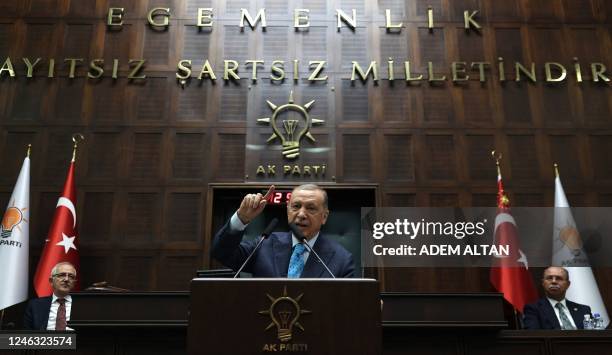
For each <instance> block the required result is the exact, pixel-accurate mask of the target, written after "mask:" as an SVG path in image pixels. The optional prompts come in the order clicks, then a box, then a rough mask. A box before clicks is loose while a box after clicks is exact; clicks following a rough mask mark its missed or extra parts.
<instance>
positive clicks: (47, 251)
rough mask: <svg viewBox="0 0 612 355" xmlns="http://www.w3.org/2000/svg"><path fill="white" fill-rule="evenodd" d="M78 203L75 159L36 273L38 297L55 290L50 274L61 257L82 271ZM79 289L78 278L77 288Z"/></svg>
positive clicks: (35, 282) (35, 283) (58, 202)
mask: <svg viewBox="0 0 612 355" xmlns="http://www.w3.org/2000/svg"><path fill="white" fill-rule="evenodd" d="M75 206H76V190H75V188H74V161H72V162H71V163H70V169H68V176H67V177H66V183H65V184H64V190H63V192H62V195H61V196H60V198H59V199H58V201H57V206H56V208H55V214H54V215H53V220H52V221H51V227H49V233H48V234H47V238H46V240H45V246H44V249H43V252H42V255H41V256H40V261H39V262H38V267H37V268H36V274H35V275H34V289H35V290H36V294H37V295H38V297H45V296H49V295H51V294H52V293H53V290H52V289H51V285H50V284H49V276H50V274H51V269H52V268H53V266H55V264H57V263H59V262H62V261H67V262H70V263H71V264H72V265H74V267H75V268H76V270H77V275H78V274H79V238H78V233H77V225H76V222H77V216H76V208H75ZM79 289H80V285H79V279H78V278H77V282H76V285H75V290H79Z"/></svg>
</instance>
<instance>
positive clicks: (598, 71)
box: [591, 63, 610, 83]
mask: <svg viewBox="0 0 612 355" xmlns="http://www.w3.org/2000/svg"><path fill="white" fill-rule="evenodd" d="M591 72H592V73H593V81H594V82H596V83H597V82H599V80H600V79H601V80H603V81H604V82H606V83H607V82H609V81H610V78H609V77H607V76H606V75H605V74H606V66H605V65H604V64H603V63H592V64H591Z"/></svg>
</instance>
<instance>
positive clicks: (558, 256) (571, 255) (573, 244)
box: [552, 176, 610, 326]
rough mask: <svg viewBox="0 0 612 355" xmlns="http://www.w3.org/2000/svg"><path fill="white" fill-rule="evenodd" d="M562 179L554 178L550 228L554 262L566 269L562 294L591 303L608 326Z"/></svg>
mask: <svg viewBox="0 0 612 355" xmlns="http://www.w3.org/2000/svg"><path fill="white" fill-rule="evenodd" d="M569 207H570V206H569V203H568V202H567V197H565V191H563V185H561V179H560V178H559V177H558V176H557V177H556V178H555V227H554V231H553V260H552V262H553V265H555V266H563V267H565V268H566V269H567V271H568V272H569V278H570V282H571V286H570V288H569V289H568V290H567V293H566V294H565V297H566V298H567V299H569V300H570V301H573V302H577V303H581V304H585V305H587V306H590V307H591V313H593V314H595V313H599V314H600V315H601V318H602V319H603V321H604V324H605V325H606V326H607V325H608V324H609V323H610V317H609V316H608V311H607V310H606V306H605V304H604V302H603V299H602V298H601V293H599V288H598V287H597V282H596V281H595V276H594V275H593V270H591V265H590V264H589V258H588V256H587V254H586V253H585V251H584V248H583V245H582V238H581V237H580V233H579V232H578V229H577V228H576V222H575V221H574V217H573V216H572V212H571V210H570V208H569Z"/></svg>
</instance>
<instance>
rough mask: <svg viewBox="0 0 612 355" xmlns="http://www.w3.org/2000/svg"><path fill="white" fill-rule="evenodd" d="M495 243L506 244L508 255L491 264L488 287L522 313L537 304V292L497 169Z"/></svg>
mask: <svg viewBox="0 0 612 355" xmlns="http://www.w3.org/2000/svg"><path fill="white" fill-rule="evenodd" d="M495 243H496V245H508V246H509V247H510V255H508V256H503V257H502V256H500V257H497V259H496V260H495V261H494V263H493V265H492V267H491V272H490V280H491V284H493V286H494V287H495V288H496V289H497V290H498V291H499V292H501V293H503V294H504V298H505V299H506V301H508V302H509V303H510V304H512V306H513V307H514V309H516V310H517V311H519V312H521V313H523V307H525V305H526V304H529V303H532V302H535V301H537V299H538V291H537V290H536V288H535V285H534V283H533V280H532V278H531V274H530V273H529V270H528V268H529V263H528V260H527V256H526V255H525V253H523V251H522V250H521V246H520V242H519V235H518V230H517V227H516V222H515V220H514V217H512V215H511V214H510V200H508V197H507V196H506V194H505V192H504V185H503V183H502V177H501V173H500V172H499V167H498V171H497V216H496V217H495Z"/></svg>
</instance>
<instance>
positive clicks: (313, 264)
mask: <svg viewBox="0 0 612 355" xmlns="http://www.w3.org/2000/svg"><path fill="white" fill-rule="evenodd" d="M314 250H315V251H316V252H317V254H319V256H320V257H321V259H323V261H325V264H327V265H328V266H329V262H330V260H332V258H333V256H334V254H335V251H334V250H333V249H331V248H329V246H328V244H327V240H326V239H325V238H324V237H323V236H322V235H319V237H318V238H317V242H316V243H315V246H314ZM324 274H327V270H325V267H324V266H323V264H321V262H320V261H319V260H317V257H316V256H315V255H314V254H313V253H310V255H309V256H308V260H307V261H306V265H304V271H303V272H302V276H300V277H312V278H318V277H321V276H323V275H324ZM330 277H331V276H330Z"/></svg>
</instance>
